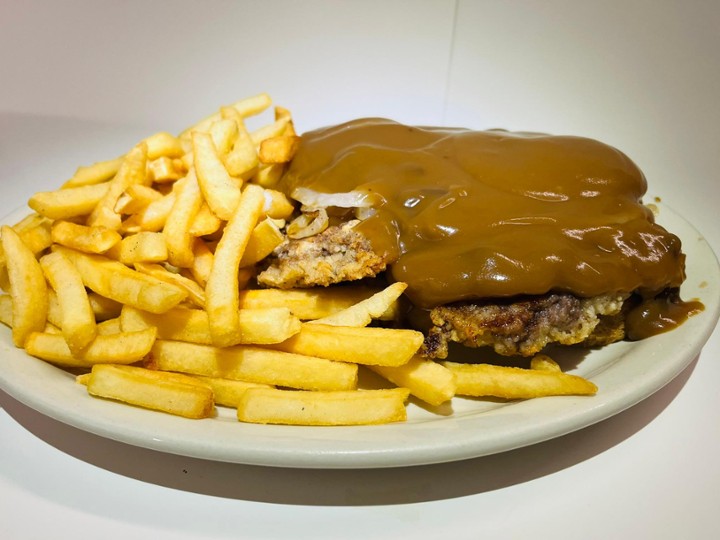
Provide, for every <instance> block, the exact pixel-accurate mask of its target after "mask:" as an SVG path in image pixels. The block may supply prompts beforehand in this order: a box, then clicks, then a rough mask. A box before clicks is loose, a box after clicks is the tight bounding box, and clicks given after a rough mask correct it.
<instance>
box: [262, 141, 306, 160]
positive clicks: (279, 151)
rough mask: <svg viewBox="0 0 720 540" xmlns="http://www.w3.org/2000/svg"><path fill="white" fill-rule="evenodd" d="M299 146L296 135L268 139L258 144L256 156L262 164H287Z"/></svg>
mask: <svg viewBox="0 0 720 540" xmlns="http://www.w3.org/2000/svg"><path fill="white" fill-rule="evenodd" d="M299 145H300V137H298V136H296V135H280V136H277V137H270V138H268V139H265V140H264V141H262V142H261V143H260V150H259V152H258V156H259V158H260V161H261V162H263V163H287V162H288V161H290V160H291V159H292V158H293V156H294V155H295V152H296V151H297V149H298V146H299Z"/></svg>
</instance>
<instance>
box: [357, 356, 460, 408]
mask: <svg viewBox="0 0 720 540" xmlns="http://www.w3.org/2000/svg"><path fill="white" fill-rule="evenodd" d="M367 367H368V368H370V369H371V370H372V371H374V372H375V373H377V374H378V375H380V376H382V377H384V378H385V379H387V380H388V381H390V382H392V383H393V384H396V385H397V386H400V387H403V388H407V389H408V390H409V391H410V393H411V394H412V395H413V396H415V397H417V398H419V399H421V400H423V401H425V402H426V403H429V404H430V405H435V406H437V405H440V404H442V403H445V402H446V401H449V400H450V399H452V398H453V396H454V395H455V391H456V388H457V385H456V383H455V376H454V375H453V373H452V372H451V371H450V370H449V369H447V368H446V367H444V366H441V365H440V364H438V363H437V362H435V361H433V360H427V359H424V358H422V357H419V356H414V357H412V358H411V359H410V360H409V361H408V362H407V364H403V365H402V366H397V367H388V366H367Z"/></svg>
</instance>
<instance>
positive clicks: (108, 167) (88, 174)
mask: <svg viewBox="0 0 720 540" xmlns="http://www.w3.org/2000/svg"><path fill="white" fill-rule="evenodd" d="M122 161H123V158H122V157H119V158H115V159H110V160H107V161H98V162H97V163H93V164H92V165H85V166H82V167H78V168H77V170H76V171H75V174H74V175H73V177H72V178H71V179H70V180H68V181H67V182H65V183H64V184H63V186H62V187H63V188H72V187H79V186H89V185H92V184H100V183H102V182H105V181H107V180H110V179H111V178H112V177H113V176H115V175H116V174H117V172H118V170H119V169H120V165H121V164H122Z"/></svg>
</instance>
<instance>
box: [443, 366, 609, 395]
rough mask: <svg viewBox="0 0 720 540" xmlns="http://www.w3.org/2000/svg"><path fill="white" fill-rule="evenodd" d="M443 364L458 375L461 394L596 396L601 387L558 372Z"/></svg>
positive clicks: (458, 389) (457, 379)
mask: <svg viewBox="0 0 720 540" xmlns="http://www.w3.org/2000/svg"><path fill="white" fill-rule="evenodd" d="M442 364H443V365H444V366H445V367H447V368H448V369H449V370H450V371H452V372H453V374H454V375H455V380H456V382H457V391H456V392H457V394H458V395H465V396H477V397H482V396H492V397H499V398H504V399H530V398H536V397H544V396H560V395H592V394H595V393H596V392H597V386H595V385H594V384H593V383H592V382H590V381H588V380H587V379H584V378H582V377H578V376H577V375H570V374H567V373H562V372H558V371H554V370H548V369H522V368H516V367H506V366H495V365H491V364H459V363H456V362H443V363H442Z"/></svg>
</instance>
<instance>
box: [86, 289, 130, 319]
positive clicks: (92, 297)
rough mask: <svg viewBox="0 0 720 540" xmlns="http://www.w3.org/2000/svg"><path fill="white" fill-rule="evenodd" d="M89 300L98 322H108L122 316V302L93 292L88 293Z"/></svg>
mask: <svg viewBox="0 0 720 540" xmlns="http://www.w3.org/2000/svg"><path fill="white" fill-rule="evenodd" d="M88 300H89V301H90V307H92V310H93V313H94V314H95V320H96V321H98V322H100V321H106V320H108V319H114V318H116V317H119V316H120V310H121V309H122V304H121V303H120V302H117V301H116V300H111V299H110V298H106V297H105V296H101V295H99V294H98V293H96V292H92V291H90V292H89V293H88Z"/></svg>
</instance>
